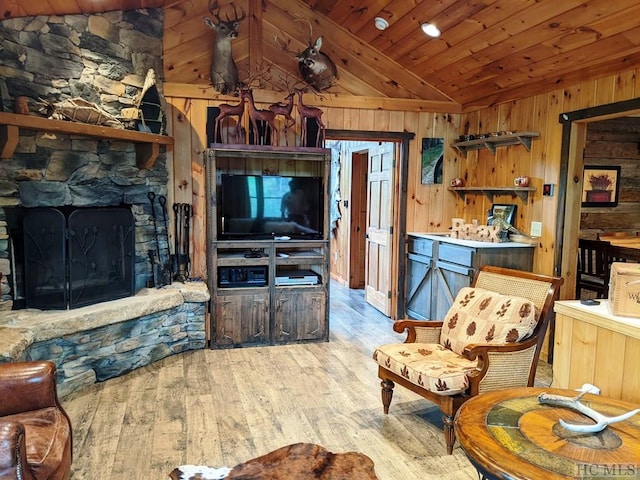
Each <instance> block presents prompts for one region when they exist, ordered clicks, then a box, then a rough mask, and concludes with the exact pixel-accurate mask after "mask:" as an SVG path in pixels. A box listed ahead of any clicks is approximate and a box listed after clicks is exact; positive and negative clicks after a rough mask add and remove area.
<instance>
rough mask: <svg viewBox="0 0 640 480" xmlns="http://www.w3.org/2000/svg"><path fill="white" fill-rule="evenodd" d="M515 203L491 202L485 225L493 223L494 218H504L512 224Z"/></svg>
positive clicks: (514, 214)
mask: <svg viewBox="0 0 640 480" xmlns="http://www.w3.org/2000/svg"><path fill="white" fill-rule="evenodd" d="M516 207H517V205H515V204H499V203H496V204H493V205H492V206H491V210H489V217H488V218H487V225H493V224H494V221H495V219H496V218H500V219H502V220H504V221H505V222H506V223H508V224H509V225H513V219H514V218H515V216H516Z"/></svg>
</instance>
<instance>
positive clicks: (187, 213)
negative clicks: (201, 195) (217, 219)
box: [183, 203, 191, 279]
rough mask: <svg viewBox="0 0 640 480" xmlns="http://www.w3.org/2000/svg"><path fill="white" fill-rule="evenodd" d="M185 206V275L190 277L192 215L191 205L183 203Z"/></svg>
mask: <svg viewBox="0 0 640 480" xmlns="http://www.w3.org/2000/svg"><path fill="white" fill-rule="evenodd" d="M183 208H184V236H185V242H184V265H185V266H184V270H185V272H184V276H185V278H187V279H188V278H189V269H190V267H191V265H190V264H191V258H189V243H190V242H189V220H190V217H191V205H189V204H188V203H185V204H184V205H183Z"/></svg>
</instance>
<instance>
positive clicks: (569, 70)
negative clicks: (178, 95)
mask: <svg viewBox="0 0 640 480" xmlns="http://www.w3.org/2000/svg"><path fill="white" fill-rule="evenodd" d="M207 2H208V0H3V1H2V10H1V12H2V15H3V18H11V17H17V16H30V15H43V14H66V13H94V12H103V11H109V10H128V9H134V8H151V7H158V6H163V7H164V8H165V36H164V65H165V72H164V80H165V81H166V82H172V83H175V84H191V85H208V84H209V78H208V75H209V74H208V70H209V65H210V64H211V58H212V54H211V44H212V41H213V38H214V36H215V33H214V32H213V31H211V30H210V29H208V28H207V27H206V26H205V25H204V23H203V21H202V18H203V16H206V15H210V14H209V12H208V5H207ZM218 5H219V7H220V8H221V14H222V16H223V17H224V15H225V14H227V13H229V14H230V15H233V9H232V7H231V2H230V1H229V0H219V2H218ZM235 6H236V7H237V8H238V10H241V9H243V10H244V11H245V12H247V13H248V18H247V20H245V21H243V22H242V24H241V26H240V33H239V36H238V38H237V39H236V40H234V42H233V54H234V58H235V60H236V63H237V64H238V67H239V70H240V76H241V79H243V80H247V79H251V80H252V82H253V85H254V86H258V87H261V88H265V89H271V90H276V91H282V90H286V88H287V83H288V84H289V85H290V84H291V83H293V82H294V81H296V80H297V79H299V78H300V76H299V73H298V68H297V61H296V60H295V59H294V57H293V55H292V54H291V52H292V51H301V50H302V49H304V48H305V47H306V45H307V43H308V39H309V33H310V28H309V26H311V27H312V29H311V30H312V36H313V38H314V39H315V38H317V36H319V35H322V36H323V40H324V43H323V47H322V51H324V52H325V53H326V54H328V55H329V56H330V57H331V58H332V59H333V61H334V62H335V63H336V64H337V66H338V75H339V80H338V82H337V84H336V85H335V86H334V87H332V88H331V89H330V90H329V93H334V94H336V95H337V96H339V97H340V96H341V97H343V98H345V99H346V98H347V97H349V96H358V97H375V98H382V99H388V100H387V101H388V102H390V101H393V100H394V99H395V100H396V101H398V102H400V103H401V102H402V101H406V100H414V101H422V102H424V103H425V105H429V104H433V105H437V104H440V107H442V105H449V106H455V107H457V108H452V109H451V111H454V110H460V109H464V110H473V109H476V108H481V107H485V106H489V105H494V104H498V103H503V102H507V101H510V100H514V99H518V98H522V97H528V96H531V95H534V94H537V93H541V92H545V91H550V90H553V89H555V88H558V87H561V86H567V85H571V84H575V83H579V82H581V81H583V80H586V79H591V78H596V77H598V76H604V75H610V74H612V73H615V72H621V71H625V70H629V69H631V68H633V67H635V66H638V65H640V22H638V18H640V2H638V1H637V0H616V1H611V0H587V1H577V0H438V1H431V0H235ZM375 17H382V18H384V19H386V20H387V21H388V23H389V28H388V29H386V30H385V31H380V30H377V29H376V28H375V26H374V18H375ZM303 19H304V20H306V21H302V20H303ZM423 22H431V23H434V24H436V25H437V26H438V27H439V28H440V30H441V31H442V35H441V36H440V37H439V38H436V39H433V38H429V37H427V36H425V35H424V34H423V33H422V31H421V30H420V28H419V27H420V24H421V23H423ZM276 37H277V42H276ZM283 46H286V49H283ZM440 109H441V108H439V110H440Z"/></svg>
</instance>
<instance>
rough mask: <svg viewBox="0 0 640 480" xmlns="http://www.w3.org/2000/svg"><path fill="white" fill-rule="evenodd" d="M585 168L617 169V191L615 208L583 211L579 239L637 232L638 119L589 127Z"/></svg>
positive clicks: (639, 195) (639, 201)
mask: <svg viewBox="0 0 640 480" xmlns="http://www.w3.org/2000/svg"><path fill="white" fill-rule="evenodd" d="M584 164H585V165H596V166H619V167H620V178H619V179H618V180H619V183H620V191H619V195H618V205H617V206H615V207H583V208H582V209H581V211H580V237H583V238H596V237H597V236H598V234H600V233H603V232H611V231H616V232H621V231H622V232H625V233H627V234H630V235H635V234H636V233H637V232H640V118H638V117H635V116H633V117H624V118H614V119H610V120H602V121H600V122H594V123H590V124H589V125H588V126H587V136H586V142H585V149H584Z"/></svg>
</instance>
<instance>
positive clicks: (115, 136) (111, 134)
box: [0, 112, 174, 168]
mask: <svg viewBox="0 0 640 480" xmlns="http://www.w3.org/2000/svg"><path fill="white" fill-rule="evenodd" d="M21 128H25V129H28V130H37V131H41V132H55V133H64V134H67V135H80V136H85V137H93V138H100V139H103V140H116V141H121V142H132V143H135V145H136V165H137V166H138V168H151V167H153V164H154V163H155V161H156V158H157V157H158V153H159V152H160V145H167V146H169V145H173V143H174V140H173V137H168V136H166V135H156V134H153V133H146V132H137V131H134V130H123V129H118V128H112V127H106V126H104V125H91V124H87V123H78V122H72V121H67V120H51V119H49V118H43V117H36V116H32V115H21V114H16V113H7V112H0V158H3V159H5V158H11V157H12V156H13V152H14V151H15V149H16V146H17V145H18V138H19V136H20V129H21Z"/></svg>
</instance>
